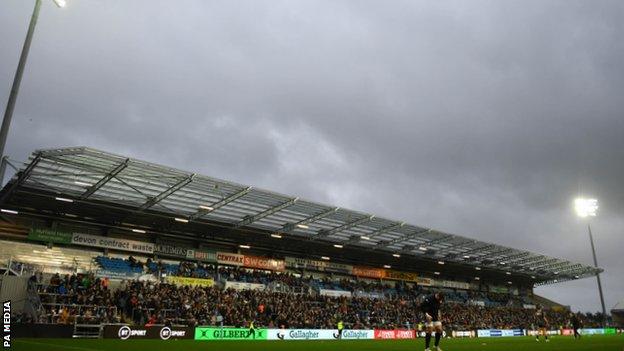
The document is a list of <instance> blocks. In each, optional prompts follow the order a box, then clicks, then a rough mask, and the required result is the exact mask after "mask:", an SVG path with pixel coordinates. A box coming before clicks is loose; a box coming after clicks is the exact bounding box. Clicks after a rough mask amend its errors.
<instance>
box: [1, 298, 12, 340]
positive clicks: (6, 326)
mask: <svg viewBox="0 0 624 351" xmlns="http://www.w3.org/2000/svg"><path fill="white" fill-rule="evenodd" d="M2 348H3V349H10V348H11V300H9V301H4V302H3V303H2Z"/></svg>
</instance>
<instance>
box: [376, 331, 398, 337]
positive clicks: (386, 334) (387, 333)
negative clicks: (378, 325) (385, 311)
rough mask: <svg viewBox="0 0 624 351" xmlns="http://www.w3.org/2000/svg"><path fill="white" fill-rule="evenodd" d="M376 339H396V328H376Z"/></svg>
mask: <svg viewBox="0 0 624 351" xmlns="http://www.w3.org/2000/svg"><path fill="white" fill-rule="evenodd" d="M375 339H395V337H394V330H378V329H375Z"/></svg>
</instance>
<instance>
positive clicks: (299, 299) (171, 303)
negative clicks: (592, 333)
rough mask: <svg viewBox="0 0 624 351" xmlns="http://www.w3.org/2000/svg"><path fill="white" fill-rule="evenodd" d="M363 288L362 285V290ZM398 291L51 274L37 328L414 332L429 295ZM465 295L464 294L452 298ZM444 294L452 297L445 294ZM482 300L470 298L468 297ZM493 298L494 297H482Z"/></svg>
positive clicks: (527, 319) (292, 279) (285, 279)
mask: <svg viewBox="0 0 624 351" xmlns="http://www.w3.org/2000/svg"><path fill="white" fill-rule="evenodd" d="M218 273H219V274H221V275H226V276H227V278H228V279H231V280H237V281H246V282H263V283H266V281H267V279H273V281H277V282H281V283H284V284H292V285H297V284H299V285H301V286H303V285H306V284H307V285H309V284H310V282H311V281H312V278H311V277H309V278H301V277H298V276H297V275H293V274H276V273H261V272H253V271H248V270H240V269H219V271H218ZM338 283H339V284H341V285H342V286H344V287H345V289H348V290H353V291H356V290H366V289H369V288H370V289H372V291H381V290H386V289H387V288H389V286H385V285H383V284H378V283H365V282H363V281H360V282H353V281H338ZM367 284H369V285H367ZM397 291H399V292H400V293H397V294H392V295H387V296H385V297H384V298H369V297H327V296H322V295H318V294H294V293H284V292H275V291H271V290H242V291H237V290H233V289H222V288H219V287H216V286H213V287H190V286H175V285H171V284H167V283H159V282H149V281H138V280H129V281H123V282H122V283H121V285H120V286H119V287H118V288H117V289H115V290H114V291H113V289H109V281H108V279H99V278H95V277H94V276H93V275H91V274H78V275H66V276H60V275H58V274H56V275H54V276H52V278H51V279H50V283H49V285H47V286H45V285H43V286H42V288H41V290H40V296H41V302H42V305H43V306H44V311H45V312H44V313H42V314H41V316H40V319H39V322H44V323H68V324H70V323H73V322H79V323H119V322H127V323H135V324H140V325H142V324H168V323H173V324H183V325H190V326H194V325H220V324H222V325H226V326H239V327H242V326H246V325H248V323H249V322H250V321H254V324H255V325H256V326H257V327H269V328H276V327H288V328H333V327H334V326H335V324H336V322H337V321H339V320H342V321H343V322H344V323H345V324H346V325H347V327H348V328H352V329H364V328H365V329H369V328H377V329H393V328H416V327H417V326H418V324H419V323H420V322H421V321H422V316H421V314H420V312H419V308H418V306H419V303H420V300H421V299H422V297H423V296H424V295H425V294H428V293H430V291H428V290H425V289H423V288H412V287H406V286H402V287H401V288H399V289H397ZM464 295H465V296H468V295H467V294H463V295H458V296H464ZM450 296H452V294H451V295H450ZM478 296H482V295H477V294H476V293H472V294H470V296H469V298H475V297H478ZM490 298H493V299H501V300H502V298H503V297H502V295H490ZM534 316H535V312H534V310H532V309H525V308H522V307H516V306H512V304H504V303H502V304H501V306H499V307H486V306H475V305H471V304H469V303H466V301H461V300H458V299H450V301H447V302H446V303H445V304H444V305H443V308H442V321H443V323H444V324H445V325H446V326H447V327H449V328H451V329H455V330H472V329H482V328H527V329H529V328H532V327H534V326H535V325H537V321H536V320H535V317H534ZM546 316H547V318H548V319H549V321H550V323H551V327H552V328H560V327H566V326H567V325H568V323H569V312H567V311H566V310H560V311H554V310H548V311H546ZM580 319H581V320H582V321H583V323H584V325H585V326H586V327H590V326H597V325H599V324H600V320H601V316H599V315H580Z"/></svg>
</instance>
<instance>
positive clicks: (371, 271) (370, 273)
mask: <svg viewBox="0 0 624 351" xmlns="http://www.w3.org/2000/svg"><path fill="white" fill-rule="evenodd" d="M353 275H354V276H356V277H364V278H375V279H382V278H383V277H385V276H386V271H385V270H383V269H379V268H371V267H358V266H354V267H353Z"/></svg>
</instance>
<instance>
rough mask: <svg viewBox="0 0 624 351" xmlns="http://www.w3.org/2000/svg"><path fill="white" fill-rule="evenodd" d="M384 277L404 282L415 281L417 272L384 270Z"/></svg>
mask: <svg viewBox="0 0 624 351" xmlns="http://www.w3.org/2000/svg"><path fill="white" fill-rule="evenodd" d="M386 279H392V280H404V281H406V282H417V281H418V274H416V273H411V272H401V271H392V270H389V271H386Z"/></svg>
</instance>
